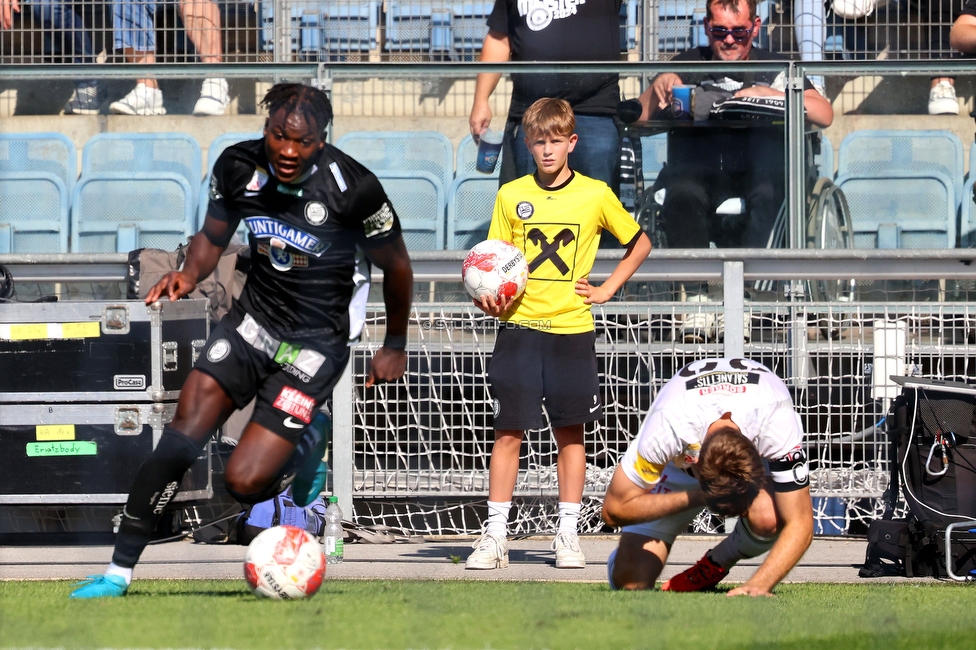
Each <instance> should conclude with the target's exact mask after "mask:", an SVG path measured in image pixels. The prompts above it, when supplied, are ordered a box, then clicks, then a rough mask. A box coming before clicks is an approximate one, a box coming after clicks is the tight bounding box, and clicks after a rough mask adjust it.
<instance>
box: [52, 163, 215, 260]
mask: <svg viewBox="0 0 976 650" xmlns="http://www.w3.org/2000/svg"><path fill="white" fill-rule="evenodd" d="M195 185H196V184H195V183H194V185H190V183H189V182H188V181H187V179H186V178H184V177H183V176H182V175H180V174H176V173H171V172H154V173H148V172H101V173H92V174H88V175H82V177H81V179H80V180H79V181H78V184H77V185H76V186H75V190H74V194H73V196H72V200H71V250H72V252H74V253H127V252H129V251H131V250H133V249H136V248H143V247H149V248H161V249H163V250H174V249H175V248H176V247H177V246H179V245H180V244H182V243H184V242H185V241H186V240H187V238H188V237H189V236H190V235H192V234H193V227H194V218H195V216H196V202H195V201H194V198H193V197H194V195H195V193H196V187H195Z"/></svg>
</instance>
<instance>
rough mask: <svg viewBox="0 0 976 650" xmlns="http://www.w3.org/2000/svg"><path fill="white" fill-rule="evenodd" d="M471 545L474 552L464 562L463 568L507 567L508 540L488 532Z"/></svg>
mask: <svg viewBox="0 0 976 650" xmlns="http://www.w3.org/2000/svg"><path fill="white" fill-rule="evenodd" d="M471 546H473V547H474V552H472V553H471V555H469V556H468V559H467V561H465V563H464V568H465V569H505V568H507V567H508V540H507V539H505V538H504V537H496V536H494V535H491V534H489V533H485V534H484V535H482V536H481V537H480V538H479V539H478V541H476V542H475V543H474V544H472V545H471Z"/></svg>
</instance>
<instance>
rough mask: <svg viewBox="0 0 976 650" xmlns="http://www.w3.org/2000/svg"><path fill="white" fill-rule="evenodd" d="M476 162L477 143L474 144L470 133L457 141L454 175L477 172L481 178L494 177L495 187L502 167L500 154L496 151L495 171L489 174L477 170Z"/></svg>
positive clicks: (459, 175)
mask: <svg viewBox="0 0 976 650" xmlns="http://www.w3.org/2000/svg"><path fill="white" fill-rule="evenodd" d="M477 164H478V145H476V144H475V142H474V138H472V137H471V134H470V133H469V134H468V135H466V136H464V137H463V138H461V142H459V143H458V148H457V153H456V154H455V155H454V177H455V178H460V177H461V176H463V175H468V174H473V173H475V172H477V173H478V175H479V176H481V177H483V178H494V179H495V187H496V189H497V187H498V173H499V172H500V171H501V168H502V154H501V152H499V153H498V162H497V163H496V164H495V171H493V172H492V173H491V174H485V173H483V172H478V170H477V168H476V166H477Z"/></svg>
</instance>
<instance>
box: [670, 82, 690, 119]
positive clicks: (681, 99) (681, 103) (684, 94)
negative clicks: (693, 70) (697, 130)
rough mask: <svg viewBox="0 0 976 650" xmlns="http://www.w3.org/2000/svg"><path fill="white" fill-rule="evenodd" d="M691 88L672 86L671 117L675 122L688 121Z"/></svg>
mask: <svg viewBox="0 0 976 650" xmlns="http://www.w3.org/2000/svg"><path fill="white" fill-rule="evenodd" d="M692 88H693V86H672V87H671V115H672V116H673V117H674V118H675V119H676V120H690V119H691V118H692V111H691V91H692Z"/></svg>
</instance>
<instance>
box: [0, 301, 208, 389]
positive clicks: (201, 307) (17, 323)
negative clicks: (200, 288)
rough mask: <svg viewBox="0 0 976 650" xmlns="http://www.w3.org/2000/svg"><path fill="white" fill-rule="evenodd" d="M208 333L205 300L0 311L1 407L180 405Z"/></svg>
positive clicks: (17, 306) (11, 306) (21, 306)
mask: <svg viewBox="0 0 976 650" xmlns="http://www.w3.org/2000/svg"><path fill="white" fill-rule="evenodd" d="M209 333H210V311H209V302H208V301H206V300H177V301H175V302H169V301H168V300H162V301H159V302H156V303H154V304H152V305H146V304H145V303H144V302H142V301H139V300H121V301H66V302H54V303H6V304H0V403H3V402H6V403H18V404H23V403H28V402H31V403H43V404H49V403H53V402H72V403H77V402H163V401H168V400H176V399H178V398H179V395H180V388H181V387H182V386H183V382H184V381H185V380H186V377H187V375H188V374H189V372H190V369H191V368H192V367H193V363H194V362H195V361H196V359H197V357H198V356H199V355H200V352H201V350H203V346H204V344H205V343H206V341H207V336H208V335H209Z"/></svg>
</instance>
